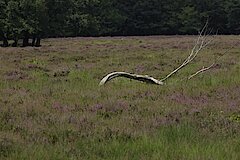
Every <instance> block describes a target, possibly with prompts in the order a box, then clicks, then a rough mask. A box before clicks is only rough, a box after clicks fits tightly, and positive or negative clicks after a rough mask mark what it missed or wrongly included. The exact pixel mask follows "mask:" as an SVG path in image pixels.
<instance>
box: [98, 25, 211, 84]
mask: <svg viewBox="0 0 240 160" xmlns="http://www.w3.org/2000/svg"><path fill="white" fill-rule="evenodd" d="M207 26H208V22H207V23H206V24H205V25H204V27H203V29H202V30H201V31H200V33H199V36H198V38H197V40H196V41H195V45H194V47H193V48H192V50H191V52H190V54H189V56H188V57H187V58H186V59H185V60H184V62H183V63H182V64H181V65H180V66H179V67H177V68H176V69H175V70H173V71H172V72H171V73H169V74H168V75H167V76H166V77H164V78H162V79H161V80H157V79H155V78H153V77H150V76H148V75H138V74H132V73H128V72H113V73H110V74H108V75H106V76H105V77H104V78H103V79H102V80H101V82H100V83H99V85H100V86H102V85H104V84H106V83H107V82H108V81H110V80H112V79H114V78H117V77H125V78H129V79H134V80H137V81H142V82H146V83H151V84H157V85H163V84H164V81H166V80H167V79H168V78H170V77H171V76H172V75H174V74H176V73H177V72H178V71H179V70H181V69H182V68H183V67H185V66H187V65H188V64H189V63H190V62H192V61H193V60H194V59H195V58H196V57H197V55H198V54H199V52H200V51H201V50H203V49H204V48H206V46H207V45H209V44H210V43H211V42H212V40H213V38H211V39H210V40H208V38H209V36H210V34H211V32H210V33H207V32H208V30H207ZM201 72H202V71H201ZM197 74H199V73H197Z"/></svg>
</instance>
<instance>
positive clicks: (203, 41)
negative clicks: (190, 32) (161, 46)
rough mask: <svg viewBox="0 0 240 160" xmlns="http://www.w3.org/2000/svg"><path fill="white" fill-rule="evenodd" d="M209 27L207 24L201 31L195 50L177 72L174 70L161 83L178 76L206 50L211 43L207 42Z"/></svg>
mask: <svg viewBox="0 0 240 160" xmlns="http://www.w3.org/2000/svg"><path fill="white" fill-rule="evenodd" d="M207 26H208V22H207V23H206V24H205V26H204V27H203V29H202V30H201V32H200V33H199V36H198V38H197V40H196V42H195V45H194V47H193V49H192V50H191V52H190V54H189V56H188V57H187V58H186V59H185V61H184V62H183V63H182V64H181V65H180V66H179V67H178V68H176V69H175V70H173V71H172V72H171V73H169V74H168V75H167V76H166V77H165V78H162V79H161V81H162V82H163V81H165V80H167V79H168V78H170V77H171V76H172V75H174V74H176V73H177V72H178V71H179V70H181V69H182V68H183V67H185V66H186V65H187V64H189V63H190V62H191V61H193V60H194V59H195V58H196V56H197V55H198V53H199V52H200V51H201V50H202V49H204V48H205V47H206V46H207V45H208V44H209V43H210V42H211V41H210V40H209V41H206V40H207V38H208V36H209V34H210V33H209V34H207Z"/></svg>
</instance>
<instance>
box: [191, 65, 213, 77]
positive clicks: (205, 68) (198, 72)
mask: <svg viewBox="0 0 240 160" xmlns="http://www.w3.org/2000/svg"><path fill="white" fill-rule="evenodd" d="M213 66H215V63H213V64H211V65H210V66H209V67H203V68H202V69H200V70H198V71H197V72H195V73H194V74H192V75H190V76H189V77H188V80H189V79H192V78H193V77H195V76H197V75H198V74H200V73H203V72H205V71H207V70H209V69H211V68H212V67H213Z"/></svg>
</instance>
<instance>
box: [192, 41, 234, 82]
mask: <svg viewBox="0 0 240 160" xmlns="http://www.w3.org/2000/svg"><path fill="white" fill-rule="evenodd" d="M237 44H238V42H237V43H236V44H234V45H232V47H230V48H229V49H227V50H226V51H225V52H224V53H222V54H221V55H220V56H219V57H218V58H217V59H216V60H215V62H214V63H212V64H211V65H210V66H208V67H204V66H203V68H202V69H200V70H198V71H197V72H195V73H194V74H192V75H190V76H189V77H188V80H189V79H192V78H193V77H195V76H197V75H198V74H200V73H203V72H206V71H208V70H210V69H212V68H213V67H214V66H215V65H216V64H217V62H218V61H219V60H220V59H221V58H222V57H223V56H224V55H225V54H227V53H228V52H229V51H230V50H231V49H232V48H233V47H235V45H237Z"/></svg>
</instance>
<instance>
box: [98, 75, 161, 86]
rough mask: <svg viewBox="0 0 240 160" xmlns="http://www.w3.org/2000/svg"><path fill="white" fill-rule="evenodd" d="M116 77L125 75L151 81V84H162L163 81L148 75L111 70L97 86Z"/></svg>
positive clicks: (147, 81) (138, 79)
mask: <svg viewBox="0 0 240 160" xmlns="http://www.w3.org/2000/svg"><path fill="white" fill-rule="evenodd" d="M116 77H125V78H129V79H134V80H137V81H142V82H146V83H151V84H156V85H163V84H164V83H163V82H162V81H159V80H157V79H155V78H153V77H150V76H148V75H137V74H132V73H127V72H113V73H110V74H108V75H106V76H105V77H104V78H103V79H102V80H101V81H100V83H99V86H102V85H104V84H106V83H107V82H108V81H110V80H112V79H113V78H116Z"/></svg>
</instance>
